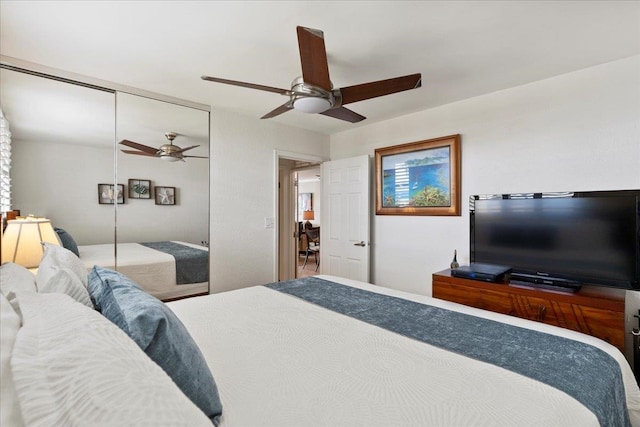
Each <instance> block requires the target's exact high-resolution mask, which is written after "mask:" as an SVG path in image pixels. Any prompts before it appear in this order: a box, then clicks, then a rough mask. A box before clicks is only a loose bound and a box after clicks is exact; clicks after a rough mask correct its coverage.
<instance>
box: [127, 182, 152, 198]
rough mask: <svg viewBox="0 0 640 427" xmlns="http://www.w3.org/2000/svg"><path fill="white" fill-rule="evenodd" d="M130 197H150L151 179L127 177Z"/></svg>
mask: <svg viewBox="0 0 640 427" xmlns="http://www.w3.org/2000/svg"><path fill="white" fill-rule="evenodd" d="M129 198H130V199H151V181H149V180H148V179H136V178H131V179H129Z"/></svg>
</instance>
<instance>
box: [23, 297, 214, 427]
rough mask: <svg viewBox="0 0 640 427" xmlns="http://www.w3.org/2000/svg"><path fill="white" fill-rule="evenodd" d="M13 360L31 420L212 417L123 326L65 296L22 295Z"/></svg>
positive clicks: (173, 421)
mask: <svg viewBox="0 0 640 427" xmlns="http://www.w3.org/2000/svg"><path fill="white" fill-rule="evenodd" d="M17 297H18V301H19V303H20V308H21V310H22V315H23V318H24V326H23V327H22V328H21V329H20V333H19V334H18V337H17V339H16V341H15V347H14V350H13V355H12V359H11V366H12V370H13V372H12V373H13V378H14V381H15V385H16V389H17V391H18V397H19V400H20V406H21V408H22V416H23V418H24V421H25V423H26V424H27V425H29V426H46V427H49V426H61V425H86V426H126V425H130V426H135V425H150V426H151V425H152V426H185V427H187V426H206V427H211V421H210V420H209V419H208V418H207V417H206V416H205V415H204V413H203V412H202V411H200V410H199V409H198V408H197V407H196V406H195V405H194V404H193V403H192V402H191V401H190V400H189V399H188V398H187V397H186V396H185V395H184V394H183V393H182V392H181V391H180V389H178V387H177V386H176V385H175V384H174V383H173V381H172V380H171V378H170V377H169V376H168V375H167V374H166V373H165V372H164V371H163V370H162V369H161V368H160V367H159V366H158V365H156V364H155V363H154V362H153V361H152V360H151V359H149V358H148V357H147V355H146V354H144V352H143V351H142V350H141V349H140V348H139V347H138V346H137V345H136V343H135V342H133V341H132V340H131V339H130V338H129V337H128V336H127V335H126V334H125V333H124V332H123V331H122V330H120V328H118V327H117V326H116V325H114V324H113V323H111V322H110V321H109V320H108V319H106V318H104V317H103V316H102V315H100V313H98V312H97V311H94V310H91V309H89V308H88V307H86V306H84V305H82V304H78V303H77V302H76V301H74V300H73V299H71V298H70V297H69V296H67V295H64V294H42V293H36V294H34V293H25V292H23V293H19V294H18V295H17Z"/></svg>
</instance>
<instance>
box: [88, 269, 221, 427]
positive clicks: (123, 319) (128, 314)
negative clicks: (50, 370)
mask: <svg viewBox="0 0 640 427" xmlns="http://www.w3.org/2000/svg"><path fill="white" fill-rule="evenodd" d="M88 288H89V294H90V295H91V299H92V300H93V303H94V304H95V307H96V309H97V310H98V311H100V312H101V313H102V314H103V315H104V316H105V317H106V318H108V319H109V320H111V321H112V322H113V323H115V324H116V325H117V326H118V327H120V329H122V330H123V331H125V332H126V333H127V335H129V336H130V337H131V339H133V340H134V341H135V342H136V344H138V346H139V347H140V348H141V349H142V350H144V352H145V353H146V354H147V355H148V356H149V357H150V358H151V359H153V361H154V362H156V363H157V364H158V365H159V366H160V367H161V368H162V369H164V371H165V372H166V373H167V374H168V375H169V376H170V377H171V379H173V381H174V382H175V383H176V385H177V386H178V387H179V388H180V389H181V390H182V392H183V393H184V394H185V395H186V396H187V397H188V398H189V399H191V401H192V402H193V403H194V404H195V405H196V406H198V407H199V408H200V409H201V410H202V411H203V412H204V413H205V414H206V415H207V416H208V417H209V419H210V420H211V421H212V422H213V423H214V424H215V425H218V423H219V420H220V415H221V414H222V404H221V402H220V396H219V394H218V388H217V386H216V383H215V381H214V379H213V375H211V371H210V370H209V367H208V366H207V362H206V361H205V360H204V357H203V356H202V353H201V352H200V349H199V348H198V346H197V345H196V343H195V342H194V341H193V338H191V335H190V334H189V332H188V331H187V328H185V326H184V325H183V324H182V322H181V321H180V319H178V317H176V315H175V314H174V313H173V312H172V311H171V310H170V309H169V308H168V307H167V306H166V305H165V304H164V303H163V302H162V301H160V300H158V299H157V298H155V297H153V296H151V295H149V294H148V293H146V292H145V291H144V290H142V288H140V287H139V286H138V285H137V284H135V283H134V282H132V281H131V280H130V279H129V278H127V277H126V276H124V275H123V274H120V273H118V272H117V271H113V270H109V269H106V268H103V267H98V266H95V267H93V270H91V272H90V273H89V284H88Z"/></svg>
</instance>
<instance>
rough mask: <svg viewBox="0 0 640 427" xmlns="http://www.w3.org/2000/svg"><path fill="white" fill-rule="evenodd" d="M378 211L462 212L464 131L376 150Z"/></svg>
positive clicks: (453, 214)
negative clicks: (461, 182)
mask: <svg viewBox="0 0 640 427" xmlns="http://www.w3.org/2000/svg"><path fill="white" fill-rule="evenodd" d="M375 164H376V215H450V216H460V195H461V191H460V135H459V134H458V135H450V136H444V137H441V138H434V139H428V140H424V141H417V142H411V143H408V144H401V145H394V146H392V147H385V148H378V149H376V150H375Z"/></svg>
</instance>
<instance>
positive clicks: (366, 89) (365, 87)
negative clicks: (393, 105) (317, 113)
mask: <svg viewBox="0 0 640 427" xmlns="http://www.w3.org/2000/svg"><path fill="white" fill-rule="evenodd" d="M420 86H422V75H421V74H420V73H418V74H411V75H408V76H402V77H395V78H392V79H387V80H378V81H376V82H370V83H363V84H359V85H354V86H348V87H343V88H340V93H341V94H342V104H341V105H345V104H350V103H352V102H358V101H364V100H365V99H371V98H377V97H378V96H384V95H390V94H392V93H396V92H402V91H405V90H410V89H416V88H419V87H420Z"/></svg>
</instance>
